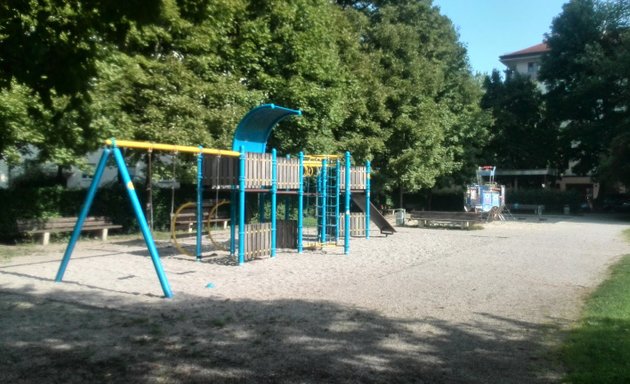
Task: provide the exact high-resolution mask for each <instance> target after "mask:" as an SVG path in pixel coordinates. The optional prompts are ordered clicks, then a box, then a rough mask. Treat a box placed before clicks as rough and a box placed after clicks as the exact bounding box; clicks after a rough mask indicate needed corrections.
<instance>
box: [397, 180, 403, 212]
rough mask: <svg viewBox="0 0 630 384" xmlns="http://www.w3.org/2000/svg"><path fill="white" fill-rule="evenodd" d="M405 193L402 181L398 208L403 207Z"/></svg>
mask: <svg viewBox="0 0 630 384" xmlns="http://www.w3.org/2000/svg"><path fill="white" fill-rule="evenodd" d="M403 194H404V189H403V186H402V183H401V184H399V189H398V208H402V207H403Z"/></svg>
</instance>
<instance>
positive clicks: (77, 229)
mask: <svg viewBox="0 0 630 384" xmlns="http://www.w3.org/2000/svg"><path fill="white" fill-rule="evenodd" d="M111 153H112V151H111V150H110V149H109V148H103V153H102V154H101V159H100V160H99V161H98V165H97V166H96V171H95V172H94V177H93V178H92V183H91V184H90V188H89V189H88V193H87V196H86V197H85V201H84V202H83V206H82V207H81V212H80V213H79V217H78V218H77V222H76V223H75V224H74V230H73V231H72V236H70V241H69V242H68V246H67V247H66V252H65V253H64V254H63V259H61V265H59V270H58V271H57V276H56V277H55V281H56V282H60V281H61V280H62V279H63V275H64V274H65V273H66V268H67V267H68V262H70V256H72V251H74V246H75V245H76V243H77V241H78V240H79V235H81V228H82V227H83V223H84V222H85V218H86V217H87V215H88V212H89V211H90V207H91V206H92V202H93V201H94V195H95V194H96V190H97V189H98V185H99V183H100V182H101V178H102V177H103V171H104V170H105V166H106V165H107V159H109V155H110V154H111Z"/></svg>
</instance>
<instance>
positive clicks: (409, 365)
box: [0, 217, 630, 383]
mask: <svg viewBox="0 0 630 384" xmlns="http://www.w3.org/2000/svg"><path fill="white" fill-rule="evenodd" d="M626 227H627V225H626V226H624V225H623V223H619V222H610V221H605V220H603V219H597V218H575V217H574V218H570V219H566V218H557V219H553V218H550V219H549V220H548V221H546V222H540V223H539V222H507V223H495V224H490V225H487V226H486V228H485V229H484V230H479V231H459V230H432V229H417V228H403V229H401V230H400V232H399V233H397V234H396V235H394V236H390V237H387V238H385V237H374V238H373V239H371V240H364V239H359V240H355V241H353V242H352V249H351V255H349V256H344V255H342V254H341V252H340V250H338V249H328V250H327V251H326V252H309V253H305V254H303V255H297V254H295V253H279V255H278V257H277V258H276V259H275V260H269V259H266V260H259V261H255V262H251V263H248V264H246V265H245V266H243V267H235V266H231V265H225V264H226V259H225V257H224V256H223V255H221V254H220V255H218V256H216V257H212V258H210V259H208V260H206V262H202V263H196V262H194V261H190V260H188V259H186V258H183V257H177V256H173V257H169V256H164V257H163V263H164V267H165V270H166V272H167V274H168V277H169V280H170V283H171V286H172V288H173V291H174V293H175V297H174V299H172V300H164V299H162V298H160V296H161V290H160V286H159V284H158V282H157V278H156V276H155V272H154V270H153V267H152V266H151V263H150V260H149V259H148V257H147V256H146V251H145V250H144V247H143V246H142V245H141V244H138V243H137V242H133V241H127V242H122V243H121V242H118V243H113V242H110V243H105V244H103V243H99V242H84V243H80V244H79V246H78V247H77V251H76V252H75V256H74V257H73V259H72V261H71V262H70V265H69V267H68V271H67V273H66V277H65V282H64V283H62V284H56V283H54V282H52V277H54V275H55V272H56V270H57V267H58V264H59V260H60V258H61V254H62V252H63V245H58V246H54V247H52V248H36V249H35V250H34V254H33V255H31V256H25V257H16V258H13V259H11V260H10V261H9V262H4V263H2V264H0V382H12V383H20V382H24V383H27V382H38V383H47V382H59V383H84V382H86V381H93V382H112V383H114V382H134V383H135V382H139V383H171V382H173V383H175V382H185V383H191V382H192V383H194V382H198V383H207V382H255V383H260V382H269V383H275V382H281V383H295V382H304V383H319V382H337V383H354V382H374V383H394V382H403V383H406V382H409V383H441V382H443V383H479V382H488V383H494V382H501V383H546V382H554V381H557V380H558V378H559V374H560V373H561V372H559V371H558V367H557V366H556V365H555V364H554V363H553V362H549V361H548V358H549V348H550V346H551V345H553V343H554V342H555V340H556V338H555V335H556V334H557V332H556V331H557V329H558V328H561V327H563V326H565V325H566V324H568V323H569V322H570V321H572V320H574V319H575V318H576V317H577V316H578V313H579V307H580V302H581V298H582V297H583V295H584V294H586V293H588V292H589V291H590V290H591V289H592V288H593V287H594V286H595V285H597V283H598V282H600V281H601V280H602V279H603V278H604V277H605V273H606V269H607V267H608V266H609V265H610V264H611V263H613V262H614V261H615V260H616V259H617V258H618V257H619V256H620V255H622V254H624V253H630V247H629V246H628V245H627V244H625V243H624V242H623V241H622V240H621V238H620V231H621V230H622V229H624V228H626ZM169 252H172V251H169V250H168V249H164V250H163V252H162V254H163V255H168V254H169ZM209 283H211V284H212V286H213V288H207V285H208V284H209Z"/></svg>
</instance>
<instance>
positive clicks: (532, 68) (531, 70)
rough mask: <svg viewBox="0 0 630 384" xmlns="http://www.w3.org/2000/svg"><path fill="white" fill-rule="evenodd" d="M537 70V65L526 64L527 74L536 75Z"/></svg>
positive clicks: (532, 63) (531, 62) (533, 63)
mask: <svg viewBox="0 0 630 384" xmlns="http://www.w3.org/2000/svg"><path fill="white" fill-rule="evenodd" d="M537 70H538V64H536V63H535V62H533V61H530V62H529V63H527V73H529V74H533V73H536V72H537Z"/></svg>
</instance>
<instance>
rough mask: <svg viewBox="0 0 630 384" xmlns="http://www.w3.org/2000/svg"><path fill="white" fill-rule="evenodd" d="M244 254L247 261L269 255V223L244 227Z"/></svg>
mask: <svg viewBox="0 0 630 384" xmlns="http://www.w3.org/2000/svg"><path fill="white" fill-rule="evenodd" d="M244 253H245V259H246V260H248V261H249V260H253V259H255V258H258V257H261V256H269V255H270V254H271V223H256V224H246V225H245V252H244Z"/></svg>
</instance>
